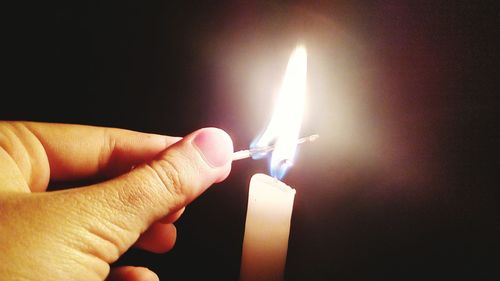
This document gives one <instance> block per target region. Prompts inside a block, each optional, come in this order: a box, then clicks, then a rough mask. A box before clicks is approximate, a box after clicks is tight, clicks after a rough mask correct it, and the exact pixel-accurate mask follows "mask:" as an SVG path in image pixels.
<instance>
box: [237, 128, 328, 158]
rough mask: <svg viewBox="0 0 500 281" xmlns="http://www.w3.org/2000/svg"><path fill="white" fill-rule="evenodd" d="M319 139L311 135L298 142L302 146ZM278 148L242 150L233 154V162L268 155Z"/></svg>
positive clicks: (273, 146)
mask: <svg viewBox="0 0 500 281" xmlns="http://www.w3.org/2000/svg"><path fill="white" fill-rule="evenodd" d="M318 138H319V135H316V134H315V135H310V136H308V137H303V138H300V139H298V140H297V144H302V143H306V142H313V141H315V140H317V139H318ZM275 148H276V145H275V144H273V145H268V146H263V147H257V148H251V149H246V150H240V151H237V152H235V153H233V161H236V160H241V159H246V158H250V157H253V156H254V155H261V156H263V155H266V154H268V153H269V152H271V151H273V150H274V149H275Z"/></svg>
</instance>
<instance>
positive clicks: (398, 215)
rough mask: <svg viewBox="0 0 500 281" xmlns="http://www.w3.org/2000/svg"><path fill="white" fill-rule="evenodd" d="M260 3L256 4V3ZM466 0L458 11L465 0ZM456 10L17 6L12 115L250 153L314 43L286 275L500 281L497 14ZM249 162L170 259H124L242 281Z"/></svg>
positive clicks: (191, 222) (425, 6)
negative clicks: (199, 140)
mask: <svg viewBox="0 0 500 281" xmlns="http://www.w3.org/2000/svg"><path fill="white" fill-rule="evenodd" d="M248 2H250V1H248ZM448 2H449V3H448ZM464 2H465V3H458V2H455V1H391V0H385V1H370V3H366V2H365V1H317V2H316V3H314V4H312V3H309V1H262V2H261V1H257V2H252V3H247V1H206V2H203V3H194V1H117V2H109V1H65V2H62V3H56V2H52V1H48V2H46V1H38V2H33V3H29V2H20V3H16V4H15V7H8V8H7V7H6V8H5V9H4V12H6V13H7V14H8V15H9V16H8V17H6V23H5V24H4V33H3V35H2V45H3V46H4V47H6V50H4V51H3V54H2V57H3V61H4V62H3V63H2V68H3V70H4V71H3V73H4V74H3V75H2V76H3V79H2V80H3V83H2V91H1V100H0V104H1V110H0V118H1V119H11V120H32V121H46V122H59V123H78V124H88V125H99V126H109V127H120V128H126V129H131V130H139V131H146V132H154V133H161V134H169V135H178V136H182V135H185V134H187V133H189V132H191V131H194V130H196V129H198V128H200V127H205V126H217V127H221V128H223V129H225V130H226V131H228V132H229V134H230V135H231V136H232V137H233V141H234V144H235V148H236V149H242V148H245V147H247V146H248V144H249V143H250V142H251V141H252V139H253V138H254V137H256V136H257V135H258V134H259V132H260V131H261V130H262V129H263V128H264V126H265V124H266V122H267V120H268V119H269V116H270V113H271V109H272V102H271V101H272V92H273V90H274V88H275V87H276V85H277V84H279V80H280V78H281V75H282V73H283V71H284V67H285V65H286V60H287V59H288V55H289V53H290V52H291V50H292V49H293V47H294V46H295V44H296V43H297V42H302V43H304V44H305V45H306V46H307V47H308V51H309V73H308V75H309V76H308V93H309V97H308V105H307V106H308V110H307V116H306V120H305V122H304V125H303V130H302V131H303V134H304V135H306V134H309V133H319V134H320V135H321V138H320V140H319V141H318V142H317V143H315V144H314V145H308V146H304V147H303V148H301V149H300V151H299V154H298V156H297V159H296V160H297V161H296V165H295V166H294V167H293V168H292V169H291V171H290V172H289V174H288V176H287V177H286V178H285V179H284V181H285V182H286V183H288V184H289V185H291V186H293V187H294V188H296V189H297V196H296V200H295V208H294V214H293V219H292V229H291V237H290V243H289V252H288V259H287V268H286V278H285V279H286V280H372V279H375V280H382V279H383V280H408V279H431V280H433V279H440V280H497V279H498V277H499V275H500V274H499V272H498V271H499V268H500V267H499V261H500V259H499V250H500V249H499V246H500V245H499V243H498V239H499V234H500V233H499V221H500V220H499V215H498V213H499V210H498V207H497V203H498V197H496V189H497V188H498V183H497V180H496V178H497V174H496V173H495V172H497V171H498V158H497V157H495V156H494V155H495V153H494V151H495V150H496V144H497V137H498V129H497V126H496V125H497V124H496V120H495V118H494V113H495V112H496V111H497V108H498V105H497V104H496V102H495V95H497V94H498V90H497V87H496V86H497V84H498V82H496V81H495V80H496V79H497V77H498V69H497V68H496V64H497V63H498V54H497V53H498V49H497V48H496V46H494V44H493V41H494V40H495V36H493V34H492V33H493V31H495V30H498V26H497V25H495V24H494V19H495V17H498V12H495V10H494V9H493V8H492V7H493V5H489V4H488V3H486V2H483V3H482V4H481V5H479V4H472V2H474V1H471V3H468V2H466V1H464ZM256 172H267V164H266V163H265V161H240V162H238V163H234V164H233V172H232V174H231V175H230V176H229V178H228V179H227V180H226V181H225V182H224V183H221V184H217V185H216V186H214V188H212V189H210V190H209V191H208V192H206V193H205V194H204V195H203V196H202V197H201V198H200V199H199V200H197V201H196V202H194V203H193V204H191V205H190V206H189V207H188V208H187V210H186V212H185V214H184V216H183V217H182V218H181V219H180V221H179V222H178V223H176V225H177V228H178V240H177V244H176V247H175V248H174V249H173V250H172V251H171V252H170V253H167V254H161V255H158V254H150V253H146V252H143V251H139V250H131V251H130V252H129V253H127V254H126V255H125V256H124V257H123V258H122V259H120V260H119V261H118V264H131V265H143V266H147V267H149V268H151V269H152V270H154V271H155V272H157V273H158V274H159V276H160V278H161V279H162V280H204V279H209V280H237V279H238V274H239V262H240V256H241V241H242V237H243V230H244V218H245V209H246V198H247V185H248V182H249V179H250V177H251V175H252V174H254V173H256Z"/></svg>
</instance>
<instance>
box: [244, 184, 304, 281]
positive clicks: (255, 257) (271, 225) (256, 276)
mask: <svg viewBox="0 0 500 281" xmlns="http://www.w3.org/2000/svg"><path fill="white" fill-rule="evenodd" d="M294 198H295V189H293V188H291V187H289V186H288V185H286V184H284V183H283V182H281V181H279V180H278V179H276V178H273V177H270V176H267V175H264V174H255V175H253V176H252V179H251V180H250V190H249V197H248V208H247V217H246V223H245V235H244V238H243V253H242V258H241V271H240V281H257V280H259V281H271V280H273V281H276V280H283V273H284V269H285V262H286V255H287V248H288V237H289V233H290V220H291V217H292V207H293V200H294Z"/></svg>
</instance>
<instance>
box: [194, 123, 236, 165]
mask: <svg viewBox="0 0 500 281" xmlns="http://www.w3.org/2000/svg"><path fill="white" fill-rule="evenodd" d="M193 143H194V145H195V146H196V147H197V148H198V151H199V152H200V154H201V155H202V156H203V159H204V160H205V162H207V164H209V165H210V166H212V167H222V166H224V165H226V164H227V163H228V162H229V161H231V159H232V155H233V141H232V140H231V137H229V135H228V134H227V133H226V132H224V131H223V130H221V129H217V128H206V129H202V130H200V131H199V132H198V134H197V135H196V136H195V138H194V140H193Z"/></svg>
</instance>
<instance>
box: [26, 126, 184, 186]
mask: <svg viewBox="0 0 500 281" xmlns="http://www.w3.org/2000/svg"><path fill="white" fill-rule="evenodd" d="M24 124H25V126H26V127H27V128H28V129H29V130H30V131H31V132H32V133H33V134H34V135H35V136H36V137H37V138H38V140H39V141H40V143H41V144H42V145H43V147H44V149H45V153H46V154H47V158H48V161H49V166H50V178H51V180H55V181H66V180H81V179H86V178H96V177H110V176H114V175H117V174H120V173H123V172H126V171H128V170H129V169H130V168H131V167H132V166H133V165H136V164H139V163H143V162H146V161H148V160H151V159H152V158H154V156H156V155H157V154H158V153H160V152H161V151H163V150H164V149H166V148H167V147H169V146H170V145H172V144H174V143H175V142H177V141H178V140H180V139H181V138H179V137H169V136H163V135H157V134H147V133H140V132H135V131H130V130H124V129H115V128H105V127H94V126H85V125H69V124H54V123H36V122H26V123H24Z"/></svg>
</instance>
